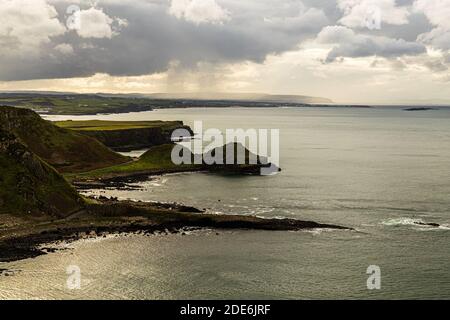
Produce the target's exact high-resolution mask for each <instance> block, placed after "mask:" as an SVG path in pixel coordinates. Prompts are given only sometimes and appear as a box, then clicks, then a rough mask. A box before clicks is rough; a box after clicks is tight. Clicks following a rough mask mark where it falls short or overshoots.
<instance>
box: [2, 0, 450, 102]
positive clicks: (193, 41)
mask: <svg viewBox="0 0 450 320" xmlns="http://www.w3.org/2000/svg"><path fill="white" fill-rule="evenodd" d="M449 16H450V1H449V0H99V1H90V0H81V1H80V0H78V1H77V0H0V17H1V24H0V48H1V49H0V90H56V91H76V92H113V93H119V92H139V93H152V92H174V93H175V92H177V93H178V92H205V91H206V92H265V93H274V94H304V95H312V96H322V97H327V98H330V99H332V100H334V101H335V102H341V103H344V102H350V103H404V102H410V101H416V102H417V101H420V102H422V101H423V102H426V101H434V102H440V101H446V102H450V71H449V67H450V19H449V18H448V17H449Z"/></svg>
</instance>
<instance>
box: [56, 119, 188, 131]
mask: <svg viewBox="0 0 450 320" xmlns="http://www.w3.org/2000/svg"><path fill="white" fill-rule="evenodd" d="M54 124H55V125H57V126H58V127H61V128H65V129H71V130H76V131H115V130H129V129H144V128H163V129H167V130H170V129H174V128H177V127H179V126H180V122H179V121H103V120H88V121H70V120H69V121H56V122H54Z"/></svg>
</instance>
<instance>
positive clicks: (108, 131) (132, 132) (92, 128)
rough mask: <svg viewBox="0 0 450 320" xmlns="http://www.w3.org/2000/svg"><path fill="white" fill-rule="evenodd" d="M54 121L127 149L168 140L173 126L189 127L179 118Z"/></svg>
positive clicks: (178, 127)
mask: <svg viewBox="0 0 450 320" xmlns="http://www.w3.org/2000/svg"><path fill="white" fill-rule="evenodd" d="M54 124H55V125H57V126H59V127H61V128H65V129H70V130H74V131H76V132H78V133H81V134H84V135H87V136H89V137H92V138H95V139H97V140H98V141H100V142H101V143H103V144H104V145H105V146H107V147H108V148H111V149H113V150H115V151H131V150H139V149H146V148H150V147H153V146H158V145H162V144H167V143H171V136H172V132H173V131H174V130H176V129H186V130H187V131H188V132H189V133H190V134H192V131H191V129H190V128H189V127H187V126H185V125H184V124H183V122H181V121H101V120H91V121H60V122H54Z"/></svg>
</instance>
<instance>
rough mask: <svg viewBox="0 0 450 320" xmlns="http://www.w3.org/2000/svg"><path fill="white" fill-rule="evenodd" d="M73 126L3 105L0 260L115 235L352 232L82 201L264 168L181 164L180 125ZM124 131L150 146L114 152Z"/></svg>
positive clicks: (123, 142) (179, 208)
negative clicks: (156, 182)
mask: <svg viewBox="0 0 450 320" xmlns="http://www.w3.org/2000/svg"><path fill="white" fill-rule="evenodd" d="M69 122H70V121H69ZM69 122H68V123H57V125H55V124H54V123H51V122H49V121H46V120H44V119H42V118H41V117H40V116H39V115H38V114H37V113H35V112H33V111H31V110H28V109H23V108H14V107H6V106H0V262H5V261H13V260H19V259H25V258H30V257H35V256H38V255H42V254H45V253H48V252H50V251H51V250H50V251H49V250H46V249H43V248H42V246H41V245H42V244H46V243H50V242H55V241H61V240H64V241H66V240H67V241H70V240H76V239H79V238H80V237H83V236H85V235H91V236H105V235H106V234H108V233H116V232H144V233H153V232H160V231H164V232H182V230H183V229H184V228H219V229H259V230H301V229H312V228H332V229H348V228H345V227H342V226H337V225H329V224H320V223H316V222H311V221H300V220H293V219H261V218H257V217H253V216H238V215H211V214H207V213H205V212H202V211H201V210H198V209H196V208H192V207H186V206H183V205H179V204H161V203H144V202H133V201H118V200H117V199H106V198H100V199H94V198H88V197H84V196H82V195H81V194H79V193H78V191H77V189H76V187H79V188H82V187H83V186H85V187H86V186H89V187H92V186H93V185H104V184H105V183H111V181H113V182H118V181H123V180H124V179H125V180H127V179H130V178H133V177H135V178H136V177H139V178H146V177H148V175H150V174H164V173H170V172H183V171H210V172H220V173H233V174H257V173H258V172H259V170H260V169H261V167H262V166H265V165H267V164H263V163H259V162H258V163H257V164H244V165H230V166H228V165H217V166H207V165H205V164H195V165H194V164H193V165H181V166H177V165H175V164H173V163H172V161H170V154H171V151H172V148H173V147H174V144H173V143H171V142H170V141H167V138H168V137H170V136H171V132H172V130H174V129H176V128H179V127H184V125H183V124H182V123H181V122H170V123H165V122H160V123H159V126H158V124H156V123H152V124H150V123H123V122H122V123H105V122H104V123H88V124H85V125H84V126H82V125H81V124H80V123H75V122H72V123H69ZM127 130H132V133H131V134H130V135H129V136H128V137H142V139H141V140H139V139H138V140H139V141H138V142H137V143H138V144H139V145H142V144H147V145H146V146H147V147H150V149H149V150H148V151H147V152H146V153H145V154H144V155H142V156H141V157H140V158H138V159H135V158H129V157H125V156H123V155H120V154H119V153H116V152H115V151H114V150H112V149H120V148H122V147H124V148H130V147H131V146H132V145H133V143H131V142H130V141H129V140H127V139H126V136H127V135H128V134H129V133H128V132H127ZM139 131H142V132H139ZM153 134H155V136H153ZM152 137H153V138H152ZM146 139H149V141H147V142H146ZM105 144H106V145H105Z"/></svg>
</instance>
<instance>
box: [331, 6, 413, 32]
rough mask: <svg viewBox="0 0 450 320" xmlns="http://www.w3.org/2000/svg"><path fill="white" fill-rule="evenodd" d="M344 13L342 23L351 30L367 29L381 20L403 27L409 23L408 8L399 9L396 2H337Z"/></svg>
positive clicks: (381, 21)
mask: <svg viewBox="0 0 450 320" xmlns="http://www.w3.org/2000/svg"><path fill="white" fill-rule="evenodd" d="M337 2H338V7H339V9H341V10H342V11H343V13H344V16H343V17H342V18H341V19H340V20H339V22H340V23H342V24H343V25H345V26H347V27H351V28H365V27H367V26H368V24H371V23H373V22H374V21H373V19H375V20H376V19H380V21H379V22H380V23H386V24H392V25H402V24H406V23H408V16H409V14H410V13H409V9H408V7H406V6H404V7H399V6H397V5H396V1H395V0H337Z"/></svg>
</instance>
